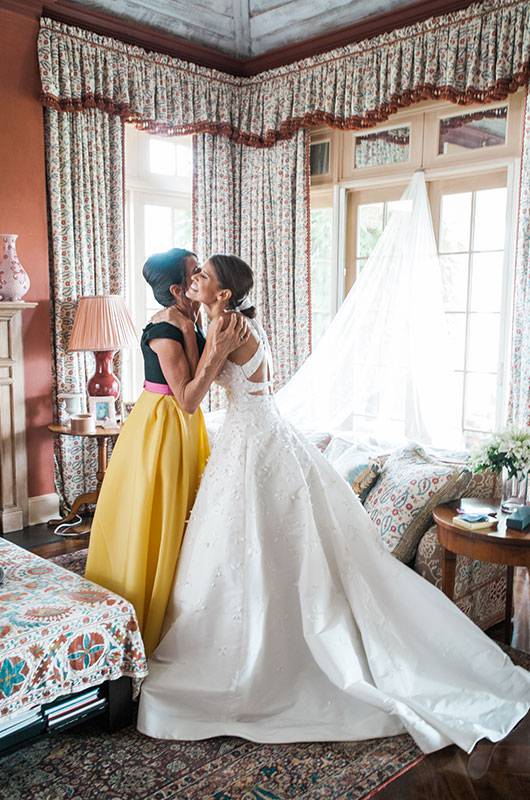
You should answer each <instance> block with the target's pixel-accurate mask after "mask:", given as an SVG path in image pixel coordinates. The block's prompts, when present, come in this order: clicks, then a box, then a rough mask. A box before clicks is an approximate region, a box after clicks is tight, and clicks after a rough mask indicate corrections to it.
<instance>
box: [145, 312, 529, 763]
mask: <svg viewBox="0 0 530 800" xmlns="http://www.w3.org/2000/svg"><path fill="white" fill-rule="evenodd" d="M254 327H255V330H256V335H257V336H258V337H259V346H258V350H257V352H256V355H255V356H254V357H253V358H252V359H251V360H250V362H249V363H248V364H246V365H244V366H243V367H240V366H237V365H235V364H233V363H230V362H227V364H226V366H225V368H224V370H223V372H222V373H221V376H220V379H219V382H220V383H221V384H222V385H224V387H225V388H226V390H227V392H228V398H229V406H228V410H227V414H226V418H225V421H224V424H223V427H222V429H221V431H220V433H219V435H218V438H217V440H216V442H215V446H214V448H213V451H212V454H211V457H210V461H209V462H208V465H207V468H206V471H205V473H204V477H203V480H202V483H201V487H200V489H199V493H198V495H197V500H196V503H195V506H194V508H193V511H192V515H191V518H190V522H189V525H188V528H187V531H186V534H185V537H184V544H183V547H182V551H181V555H180V562H179V566H178V571H177V575H176V580H175V585H174V590H173V595H172V599H171V601H170V605H169V607H168V610H167V613H166V620H165V626H164V631H165V635H164V636H163V638H162V641H161V642H160V644H159V646H158V648H157V649H156V651H155V653H154V655H153V657H152V658H151V659H150V662H149V675H148V677H147V679H146V680H145V682H144V684H143V687H142V693H141V698H140V708H139V717H138V727H139V730H140V731H142V732H143V733H146V734H148V735H149V736H154V737H158V738H167V739H202V738H207V737H212V736H222V735H234V736H241V737H243V738H246V739H250V740H252V741H257V742H292V741H338V740H358V739H367V738H372V737H378V736H391V735H394V734H399V733H403V732H405V731H408V732H409V733H410V734H411V735H412V736H413V738H414V739H415V741H416V742H417V744H418V745H419V747H421V749H422V750H423V751H425V752H431V751H433V750H437V749H439V748H441V747H444V746H445V745H448V744H450V743H453V742H454V743H456V744H457V745H459V746H460V747H461V748H463V749H464V750H466V751H467V752H469V751H471V749H472V748H473V746H474V744H475V743H476V742H477V741H478V740H479V739H481V738H483V737H486V738H489V739H490V740H492V741H498V740H499V739H501V738H503V737H504V736H505V735H506V734H507V733H508V732H509V731H510V730H511V729H512V728H513V727H514V725H515V724H516V723H517V722H518V720H520V719H521V718H522V717H523V716H524V715H525V714H526V712H527V711H528V709H529V707H530V675H529V674H528V673H527V672H526V671H525V670H523V669H522V668H520V667H516V666H514V665H513V664H512V662H511V661H510V659H509V658H508V657H507V656H506V655H505V654H504V653H503V652H502V650H501V649H500V648H499V647H498V646H497V645H496V644H495V643H494V642H493V641H491V640H490V639H489V638H488V637H487V636H486V635H485V634H484V633H483V632H482V631H481V630H480V629H479V628H478V627H476V626H475V625H474V624H473V623H472V622H471V621H470V620H469V619H468V618H467V617H466V616H465V615H464V614H463V613H462V612H461V611H459V609H458V608H457V607H456V606H455V605H454V604H453V603H452V602H450V601H449V600H448V599H447V598H446V597H445V596H444V595H443V594H442V592H440V591H439V590H438V589H436V588H434V587H433V586H432V585H431V584H429V583H428V582H427V581H426V580H424V579H423V578H421V577H420V576H419V575H417V574H416V573H415V572H414V571H413V570H411V569H410V568H409V567H407V566H405V565H403V564H401V563H400V562H399V561H397V560H396V559H394V557H393V556H392V555H390V554H389V553H388V551H387V550H386V549H385V548H384V546H383V545H382V544H381V542H380V540H379V537H378V535H377V532H376V530H375V527H374V526H373V524H372V522H371V521H370V519H369V518H368V516H367V514H366V512H365V511H364V509H363V507H362V505H361V504H360V503H359V501H358V500H357V498H356V496H355V495H354V494H353V492H352V490H351V488H350V487H349V486H348V485H347V483H346V482H345V481H343V479H342V478H341V477H340V476H339V475H338V474H337V473H336V472H335V470H334V469H333V468H332V467H331V466H330V464H329V463H328V462H327V461H326V459H325V458H324V457H323V456H322V455H321V454H320V453H319V452H318V450H317V449H316V448H315V447H313V446H312V445H310V444H308V443H307V442H306V441H305V440H304V438H303V437H302V436H300V435H299V434H298V433H297V432H296V430H294V429H293V428H291V427H290V425H288V424H287V423H286V422H285V421H284V420H283V419H282V418H281V416H280V414H279V412H278V410H277V408H276V404H275V401H274V398H273V397H272V396H271V395H270V394H268V395H267V394H263V392H264V391H267V387H268V384H267V383H262V384H256V383H254V382H252V381H251V380H250V379H249V378H250V377H251V376H252V375H253V374H254V373H255V372H256V370H257V369H258V367H259V365H260V363H262V362H263V360H264V358H266V356H267V353H268V349H267V348H268V344H267V341H266V338H265V335H264V333H263V330H262V329H261V327H260V326H259V325H258V324H257V323H254ZM257 392H261V394H257Z"/></svg>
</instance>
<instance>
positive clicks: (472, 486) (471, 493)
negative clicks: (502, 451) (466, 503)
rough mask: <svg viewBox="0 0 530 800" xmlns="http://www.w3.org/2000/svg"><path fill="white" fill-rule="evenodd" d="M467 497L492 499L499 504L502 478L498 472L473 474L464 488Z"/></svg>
mask: <svg viewBox="0 0 530 800" xmlns="http://www.w3.org/2000/svg"><path fill="white" fill-rule="evenodd" d="M466 495H467V496H468V497H480V498H482V499H484V500H489V499H490V498H493V499H494V500H496V501H497V502H499V503H500V501H501V495H502V478H501V475H500V473H499V472H493V471H492V470H486V471H485V472H475V473H474V474H473V475H472V476H471V480H470V482H469V485H468V486H467V487H466Z"/></svg>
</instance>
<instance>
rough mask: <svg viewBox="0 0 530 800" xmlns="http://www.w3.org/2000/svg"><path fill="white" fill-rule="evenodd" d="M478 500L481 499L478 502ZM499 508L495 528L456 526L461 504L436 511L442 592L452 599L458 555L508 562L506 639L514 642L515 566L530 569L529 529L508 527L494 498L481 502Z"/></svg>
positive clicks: (505, 515)
mask: <svg viewBox="0 0 530 800" xmlns="http://www.w3.org/2000/svg"><path fill="white" fill-rule="evenodd" d="M477 502H479V501H477ZM482 502H483V504H484V505H491V506H495V507H496V508H497V517H496V518H497V520H498V527H497V528H496V529H495V530H493V529H490V530H487V529H486V530H485V529H483V530H475V531H469V530H464V529H463V528H458V527H457V526H456V525H453V523H452V519H453V517H454V516H455V515H456V509H457V507H458V505H459V503H445V504H444V505H441V506H437V507H436V508H435V509H434V511H433V517H434V521H435V523H436V526H437V531H438V541H439V542H440V544H441V546H442V550H443V559H442V591H443V592H444V594H446V595H447V596H448V597H450V598H451V600H452V599H453V594H454V585H455V567H456V557H457V556H467V557H468V558H472V559H473V560H477V561H488V562H489V563H491V564H506V567H507V570H506V578H507V581H506V611H505V616H504V640H505V642H506V643H507V644H510V641H511V625H512V610H513V568H514V567H527V568H530V531H528V530H527V531H517V530H514V529H513V528H508V527H506V517H507V516H509V515H508V514H504V513H503V512H502V511H501V510H500V508H498V506H497V503H496V502H495V501H487V500H484V501H482Z"/></svg>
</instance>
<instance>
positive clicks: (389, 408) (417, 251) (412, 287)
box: [276, 171, 460, 447]
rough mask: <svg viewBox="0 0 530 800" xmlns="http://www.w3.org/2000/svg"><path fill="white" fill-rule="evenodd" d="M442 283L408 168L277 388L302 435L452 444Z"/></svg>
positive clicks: (419, 191)
mask: <svg viewBox="0 0 530 800" xmlns="http://www.w3.org/2000/svg"><path fill="white" fill-rule="evenodd" d="M447 350H448V338H447V331H446V326H445V316H444V310H443V296H442V281H441V273H440V264H439V259H438V254H437V248H436V241H435V238H434V231H433V226H432V219H431V213H430V207H429V202H428V198H427V188H426V183H425V177H424V174H423V172H421V171H419V172H416V173H415V174H414V176H413V178H412V180H411V182H410V184H409V186H408V187H407V189H406V190H405V192H404V194H403V196H402V198H401V200H400V201H399V202H398V203H397V204H396V209H395V210H394V211H393V213H392V216H391V218H390V220H389V222H388V224H387V226H386V228H385V230H384V231H383V233H382V235H381V237H380V239H379V241H378V243H377V245H376V247H375V248H374V250H373V252H372V255H371V256H370V258H369V259H368V261H367V262H366V265H365V267H364V268H363V270H362V272H361V273H360V275H359V277H358V278H357V280H356V282H355V284H354V286H353V287H352V289H351V290H350V292H349V294H348V296H347V297H346V299H345V300H344V302H343V304H342V305H341V307H340V309H339V311H338V313H337V314H336V316H335V318H334V319H333V321H332V322H331V324H330V326H329V328H328V329H327V331H326V332H325V333H324V335H323V336H322V338H321V339H320V341H319V342H318V344H317V346H316V348H315V350H314V352H313V353H312V354H311V356H310V357H309V358H308V359H307V360H306V362H305V363H304V364H303V365H302V367H301V368H300V369H299V370H298V372H297V373H296V374H295V375H294V376H293V377H292V378H291V380H290V381H289V382H288V383H287V384H286V385H285V386H284V387H283V388H282V389H281V390H280V391H279V392H278V394H277V395H276V399H277V402H278V405H279V408H280V411H281V412H282V414H283V415H284V416H285V417H287V419H289V420H290V421H291V422H292V423H293V424H295V425H296V426H297V427H299V428H301V429H305V430H311V429H313V430H343V431H348V432H350V433H353V434H359V435H361V436H363V435H369V436H374V435H375V436H376V437H377V438H381V439H386V440H388V441H394V442H400V441H403V440H406V439H412V440H415V441H419V442H422V443H424V444H430V445H434V446H444V447H447V446H458V445H459V444H460V433H459V431H458V430H457V424H456V418H457V414H456V410H455V408H454V401H453V398H452V392H451V373H450V370H449V367H448V358H447Z"/></svg>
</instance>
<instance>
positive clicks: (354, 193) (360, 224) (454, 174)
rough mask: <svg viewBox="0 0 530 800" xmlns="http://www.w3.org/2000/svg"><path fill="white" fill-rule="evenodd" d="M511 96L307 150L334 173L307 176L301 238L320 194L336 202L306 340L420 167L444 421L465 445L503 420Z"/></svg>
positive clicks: (513, 160) (423, 113)
mask: <svg viewBox="0 0 530 800" xmlns="http://www.w3.org/2000/svg"><path fill="white" fill-rule="evenodd" d="M523 95H524V93H523V92H521V91H519V92H517V93H516V94H514V95H511V96H510V98H509V99H508V100H506V101H503V102H498V103H494V104H491V105H487V106H479V105H476V106H470V107H468V108H467V109H466V111H465V112H463V111H462V110H461V109H459V108H458V107H457V106H455V105H453V104H450V103H445V102H437V101H426V102H423V103H420V104H418V105H417V106H416V111H415V112H414V113H411V112H410V110H407V111H403V112H399V113H398V114H395V115H393V116H392V117H391V118H390V120H387V121H386V122H385V123H381V125H378V126H377V127H375V128H373V129H370V130H369V131H366V130H363V131H352V132H348V131H340V132H333V134H332V133H331V132H330V131H326V130H325V129H320V130H319V131H317V133H316V137H317V138H316V140H317V141H324V140H326V139H329V140H330V148H331V152H330V160H331V162H330V163H332V164H335V167H330V172H329V174H328V175H327V176H322V175H315V176H313V175H312V233H313V239H314V240H315V237H316V236H317V235H320V236H322V234H318V233H317V226H318V224H322V223H321V222H319V217H318V213H317V212H318V211H319V209H320V206H317V197H318V195H319V194H322V192H324V190H326V191H327V192H328V196H329V197H330V198H331V197H332V196H333V197H334V198H336V201H335V202H336V203H337V207H336V208H335V209H334V211H332V210H331V209H329V210H328V215H329V217H328V219H329V224H331V225H332V229H331V231H329V233H328V236H329V237H330V239H331V241H334V240H335V239H336V240H337V242H338V247H337V248H335V249H336V252H334V253H333V256H330V257H331V263H330V262H329V258H328V262H327V264H326V266H325V267H323V264H322V260H321V255H320V252H316V253H315V254H314V255H313V257H314V258H315V257H316V259H317V260H318V262H319V263H318V266H317V265H315V266H314V267H312V303H313V306H314V308H315V309H316V311H315V322H314V327H315V329H316V333H317V336H320V335H321V334H322V332H323V329H324V328H325V327H326V326H327V325H328V324H329V322H330V320H331V318H332V314H329V313H328V314H323V313H320V316H318V315H319V311H320V308H322V307H323V308H326V307H327V306H326V302H327V298H328V297H329V296H330V293H331V294H332V293H333V291H334V290H336V288H337V286H341V285H343V286H344V291H345V293H346V292H347V291H349V289H350V288H351V286H352V285H353V283H354V282H355V280H356V278H357V277H358V275H359V274H360V272H361V271H362V270H363V268H364V265H365V264H366V261H367V259H368V257H369V256H370V254H371V252H372V251H373V248H374V247H375V245H376V244H377V241H378V240H379V237H380V236H381V234H382V232H383V230H384V228H385V226H386V224H387V223H388V220H389V219H390V217H391V215H392V209H393V204H394V203H395V201H396V200H398V199H399V198H400V197H401V195H402V193H403V190H404V189H405V187H406V186H407V184H408V181H409V180H410V178H411V176H412V174H413V172H414V170H415V169H423V170H424V171H425V176H426V180H427V185H428V189H429V202H430V205H431V213H432V218H433V225H434V229H435V235H436V239H437V243H438V250H439V254H440V267H441V272H442V281H443V292H444V296H443V301H444V307H445V314H446V321H447V325H448V332H449V339H450V348H451V350H450V357H451V366H452V370H453V374H452V380H453V382H454V388H453V396H454V406H455V411H454V413H455V414H457V415H458V419H459V422H460V426H461V429H462V431H463V434H464V439H465V442H466V445H467V446H469V447H472V446H474V445H475V444H477V443H478V442H479V441H480V440H481V439H483V438H484V437H486V436H487V435H488V433H489V432H491V431H492V430H495V429H497V428H499V427H502V425H503V424H504V421H505V413H506V396H507V386H508V369H509V359H508V358H507V357H506V354H507V352H509V344H510V340H511V316H512V309H511V298H512V289H511V281H512V263H511V262H512V257H513V256H512V251H513V246H512V239H513V220H512V218H511V208H512V207H513V206H514V204H515V202H516V193H517V175H518V172H517V158H518V157H519V155H520V150H521V130H522V119H523V111H522V106H523V103H522V101H523ZM332 135H333V137H334V138H331V137H332ZM333 192H334V194H333ZM318 202H320V201H318ZM333 220H334V221H333ZM332 221H333V222H332ZM333 225H334V226H336V227H335V228H334V227H333ZM314 247H317V245H316V243H315V242H314ZM331 250H332V248H329V250H328V252H331ZM313 252H314V251H313ZM338 299H339V302H340V298H338ZM314 341H316V339H314Z"/></svg>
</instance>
